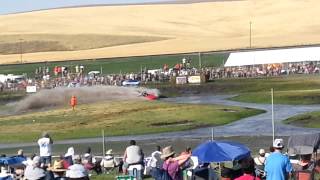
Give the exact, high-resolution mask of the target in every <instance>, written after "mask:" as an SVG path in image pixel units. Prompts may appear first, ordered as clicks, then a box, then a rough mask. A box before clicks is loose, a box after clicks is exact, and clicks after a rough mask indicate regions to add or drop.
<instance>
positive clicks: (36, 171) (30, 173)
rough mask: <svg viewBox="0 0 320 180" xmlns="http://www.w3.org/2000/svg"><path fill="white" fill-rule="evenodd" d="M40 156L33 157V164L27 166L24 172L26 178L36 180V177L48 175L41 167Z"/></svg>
mask: <svg viewBox="0 0 320 180" xmlns="http://www.w3.org/2000/svg"><path fill="white" fill-rule="evenodd" d="M40 164H41V162H40V157H39V156H35V157H34V158H33V159H32V165H28V166H27V167H26V170H25V172H24V177H25V179H28V180H36V179H41V178H43V177H45V176H46V174H45V171H44V170H43V169H42V168H40Z"/></svg>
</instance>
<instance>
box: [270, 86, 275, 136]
mask: <svg viewBox="0 0 320 180" xmlns="http://www.w3.org/2000/svg"><path fill="white" fill-rule="evenodd" d="M271 116H272V117H271V120H272V142H274V136H275V125H274V112H273V88H271Z"/></svg>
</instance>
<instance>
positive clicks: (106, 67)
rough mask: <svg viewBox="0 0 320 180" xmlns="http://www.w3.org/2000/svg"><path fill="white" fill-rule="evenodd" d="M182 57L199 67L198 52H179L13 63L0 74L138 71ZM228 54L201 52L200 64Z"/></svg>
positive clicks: (221, 60) (220, 60)
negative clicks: (63, 68)
mask: <svg viewBox="0 0 320 180" xmlns="http://www.w3.org/2000/svg"><path fill="white" fill-rule="evenodd" d="M183 57H190V58H191V60H192V62H191V65H192V66H194V67H199V56H198V54H181V55H161V56H143V57H127V58H110V59H96V60H81V61H80V60H79V61H64V62H47V63H34V64H15V65H0V74H24V73H26V74H27V75H28V77H33V76H34V73H35V70H36V68H38V67H44V66H48V67H49V69H50V72H51V73H53V67H54V66H66V67H70V68H71V69H72V71H73V72H74V71H75V69H74V66H76V65H84V66H85V72H90V71H92V70H98V71H100V69H101V68H102V71H103V74H112V73H120V72H122V73H125V72H128V73H130V72H140V71H141V69H145V68H147V69H160V68H162V67H163V65H164V64H168V65H169V67H173V66H174V65H175V64H177V63H181V60H182V58H183ZM227 58H228V54H225V53H216V54H202V55H201V64H202V66H203V67H204V66H221V65H223V64H224V62H225V61H226V59H227Z"/></svg>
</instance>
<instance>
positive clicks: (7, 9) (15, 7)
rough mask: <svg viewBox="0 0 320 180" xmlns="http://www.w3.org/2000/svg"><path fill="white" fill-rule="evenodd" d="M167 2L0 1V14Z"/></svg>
mask: <svg viewBox="0 0 320 180" xmlns="http://www.w3.org/2000/svg"><path fill="white" fill-rule="evenodd" d="M164 1H168V0H0V14H2V15H3V14H11V13H18V12H28V11H34V10H41V9H51V8H59V7H69V6H80V5H95V4H135V3H146V2H164Z"/></svg>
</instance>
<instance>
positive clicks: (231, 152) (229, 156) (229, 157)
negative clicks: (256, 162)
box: [192, 141, 250, 163]
mask: <svg viewBox="0 0 320 180" xmlns="http://www.w3.org/2000/svg"><path fill="white" fill-rule="evenodd" d="M192 155H194V156H197V157H198V159H199V161H200V162H202V163H211V162H224V161H235V160H240V159H243V158H245V157H249V156H250V149H249V148H248V147H246V146H245V145H243V144H241V143H237V142H230V141H207V142H205V143H202V144H200V145H199V146H198V147H196V148H195V149H194V150H193V152H192Z"/></svg>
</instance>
